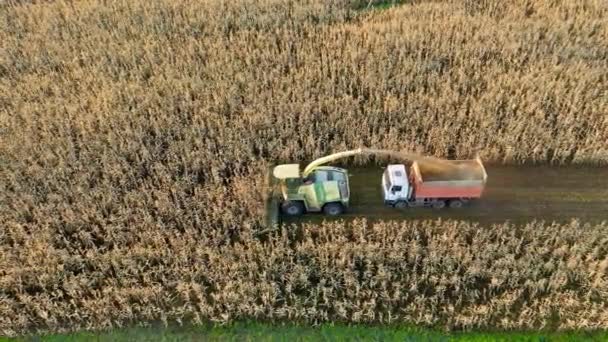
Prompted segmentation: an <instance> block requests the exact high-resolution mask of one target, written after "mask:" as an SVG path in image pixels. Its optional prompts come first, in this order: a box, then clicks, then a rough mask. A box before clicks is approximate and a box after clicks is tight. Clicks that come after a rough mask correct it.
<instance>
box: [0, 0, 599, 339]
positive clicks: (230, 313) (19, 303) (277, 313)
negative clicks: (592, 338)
mask: <svg viewBox="0 0 608 342" xmlns="http://www.w3.org/2000/svg"><path fill="white" fill-rule="evenodd" d="M366 8H367V9H366ZM607 24H608V5H607V4H606V2H605V1H602V0H583V1H565V0H564V1H560V0H541V1H526V0H516V1H510V2H503V1H498V0H484V1H470V0H451V1H404V2H403V4H401V5H399V6H395V7H391V8H389V9H387V10H382V11H380V10H373V1H372V2H368V1H348V0H333V1H321V0H304V1H289V0H262V1H253V0H236V1H215V0H213V1H212V0H207V1H192V0H186V1H180V2H174V1H168V0H155V1H144V0H134V1H127V2H107V1H101V0H84V1H78V2H72V1H17V0H9V1H7V2H3V3H1V4H0V42H1V44H0V223H1V226H0V334H2V335H9V336H10V335H18V334H22V333H26V332H31V331H45V332H46V331H71V330H77V329H102V328H112V327H121V326H125V325H131V324H147V322H154V321H162V322H165V323H171V322H177V323H183V324H190V323H194V324H197V323H202V322H207V321H217V322H226V321H232V320H240V319H259V320H295V321H306V322H311V323H317V322H322V321H344V322H381V323H398V322H407V323H415V324H421V325H429V326H440V327H443V328H445V329H478V328H501V329H502V328H504V329H522V328H552V329H570V328H581V329H586V328H607V327H608V311H606V310H605V306H606V302H607V300H608V292H607V290H606V289H607V288H608V284H607V281H608V273H607V272H608V256H607V255H608V247H607V246H608V238H607V237H606V236H608V234H607V233H608V225H607V224H608V223H603V224H597V225H590V224H586V223H584V222H579V221H578V220H573V221H572V222H571V223H570V224H551V223H550V222H544V221H543V220H542V217H540V218H538V221H535V222H530V223H529V224H527V225H513V224H510V223H508V222H505V223H504V224H497V225H492V226H480V225H476V224H472V223H467V222H457V221H407V222H392V221H386V222H375V223H372V222H367V221H365V220H363V219H361V220H357V221H355V222H326V223H323V224H318V225H310V224H308V225H304V226H303V227H283V229H282V230H281V231H279V232H276V233H272V234H269V235H267V236H264V237H259V236H258V235H257V234H256V232H259V231H260V230H262V229H264V198H265V196H266V193H265V191H266V189H265V174H266V171H267V170H268V168H269V167H270V166H271V165H273V164H276V163H280V162H303V161H308V160H311V159H313V158H315V157H318V156H321V155H324V154H327V153H329V152H333V151H338V150H343V149H350V148H355V147H359V146H371V147H374V148H385V149H393V150H406V151H412V152H415V153H421V154H425V155H433V156H438V157H444V158H470V157H472V156H474V155H477V154H478V155H480V156H481V157H482V158H484V160H487V161H491V162H495V163H509V164H530V163H544V164H546V163H549V164H554V165H582V164H585V165H608V48H606V42H607V41H608V25H607Z"/></svg>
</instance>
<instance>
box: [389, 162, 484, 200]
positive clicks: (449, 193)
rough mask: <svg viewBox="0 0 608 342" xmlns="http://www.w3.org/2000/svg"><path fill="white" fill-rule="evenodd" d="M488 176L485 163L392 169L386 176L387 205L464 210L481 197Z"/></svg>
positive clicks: (428, 164) (419, 164) (416, 164)
mask: <svg viewBox="0 0 608 342" xmlns="http://www.w3.org/2000/svg"><path fill="white" fill-rule="evenodd" d="M487 179H488V175H487V173H486V170H485V167H484V165H483V163H482V162H481V159H480V158H479V157H477V158H476V159H474V160H442V161H441V162H440V163H437V162H427V161H424V160H418V161H414V162H413V163H412V164H411V166H410V168H409V172H408V170H407V168H406V166H405V165H404V164H391V165H388V166H387V167H386V169H385V171H384V173H383V174H382V184H381V187H382V195H383V197H384V203H385V204H387V205H391V206H393V207H395V208H408V207H410V208H411V207H433V208H435V209H442V208H444V207H446V206H448V207H450V208H460V207H462V206H463V205H464V204H465V203H468V202H470V201H471V200H475V199H478V198H480V197H481V195H482V194H483V191H484V188H485V185H486V182H487Z"/></svg>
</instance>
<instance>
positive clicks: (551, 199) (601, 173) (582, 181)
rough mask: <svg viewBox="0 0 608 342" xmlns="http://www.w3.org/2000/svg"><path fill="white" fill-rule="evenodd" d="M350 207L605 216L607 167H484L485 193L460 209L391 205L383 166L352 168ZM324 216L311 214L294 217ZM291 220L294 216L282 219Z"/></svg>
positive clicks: (561, 218)
mask: <svg viewBox="0 0 608 342" xmlns="http://www.w3.org/2000/svg"><path fill="white" fill-rule="evenodd" d="M349 172H350V173H351V175H352V176H351V178H350V182H351V193H352V194H351V207H350V208H349V210H348V213H347V214H345V215H344V216H343V217H344V218H347V219H354V218H357V217H368V218H370V219H398V220H402V219H435V218H438V217H441V218H449V219H462V220H467V221H471V222H480V223H485V224H487V223H499V222H504V221H507V220H509V221H511V222H514V223H525V222H530V221H532V220H535V219H537V220H545V221H549V222H551V221H557V222H568V221H570V220H571V219H573V218H577V219H579V220H580V221H581V222H591V223H597V222H601V221H608V168H573V167H567V168H566V167H547V166H539V167H530V166H526V167H516V166H488V167H487V172H488V184H487V187H486V191H485V193H484V197H483V198H482V199H480V200H478V201H476V202H473V203H470V204H468V205H467V206H466V207H464V208H460V209H450V208H446V209H442V210H435V209H431V208H413V209H412V208H408V209H395V208H392V207H388V206H385V205H384V204H383V202H382V193H381V189H380V179H381V176H382V172H383V169H382V168H380V167H376V168H359V169H357V168H350V169H349ZM324 218H326V217H325V216H323V215H320V214H309V215H307V216H306V217H305V218H302V219H300V220H298V221H303V222H306V221H313V222H314V221H319V220H322V219H324ZM285 222H293V220H285Z"/></svg>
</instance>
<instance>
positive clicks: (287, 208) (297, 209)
mask: <svg viewBox="0 0 608 342" xmlns="http://www.w3.org/2000/svg"><path fill="white" fill-rule="evenodd" d="M281 211H282V212H283V213H284V214H285V215H289V216H300V215H302V214H304V204H302V202H297V201H289V202H283V204H281Z"/></svg>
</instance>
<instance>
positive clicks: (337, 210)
mask: <svg viewBox="0 0 608 342" xmlns="http://www.w3.org/2000/svg"><path fill="white" fill-rule="evenodd" d="M323 212H324V213H325V215H329V216H336V215H340V214H342V213H343V212H344V207H343V206H342V204H340V203H327V204H326V205H325V206H324V207H323Z"/></svg>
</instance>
